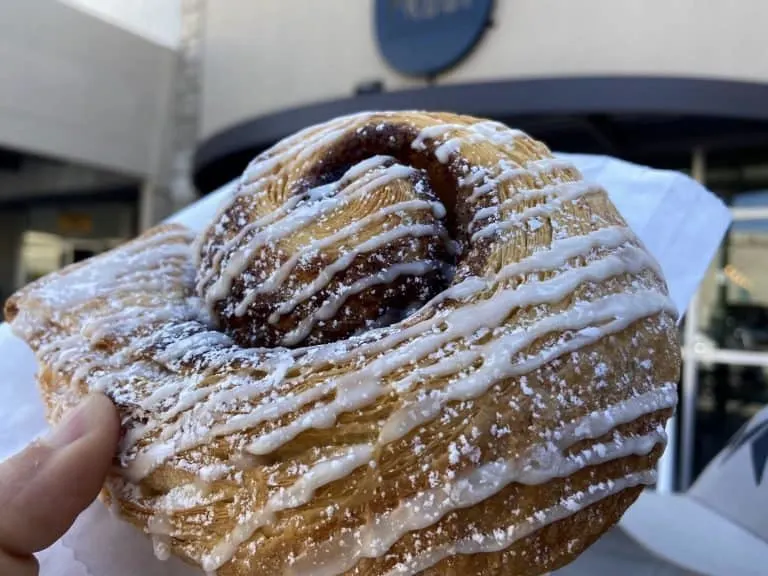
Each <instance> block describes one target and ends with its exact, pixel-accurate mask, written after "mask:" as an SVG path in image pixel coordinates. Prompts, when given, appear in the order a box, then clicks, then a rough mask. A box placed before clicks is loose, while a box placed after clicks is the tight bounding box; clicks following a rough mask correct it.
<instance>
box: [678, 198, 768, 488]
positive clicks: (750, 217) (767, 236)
mask: <svg viewBox="0 0 768 576" xmlns="http://www.w3.org/2000/svg"><path fill="white" fill-rule="evenodd" d="M747 199H748V200H749V202H748V204H751V205H752V208H742V207H739V202H738V200H739V199H738V198H737V199H736V200H735V202H734V208H735V210H734V222H733V225H732V226H731V229H730V231H729V233H728V235H727V236H726V238H725V239H724V241H723V244H722V246H721V248H720V251H719V253H718V255H717V256H716V257H715V259H714V260H713V262H712V264H711V266H710V268H709V271H708V272H707V275H706V277H705V279H704V281H703V283H702V285H701V288H700V290H699V293H698V305H697V307H696V318H695V322H696V327H697V328H696V331H695V341H694V343H693V350H694V352H695V354H694V357H695V362H696V370H695V375H694V378H693V379H694V380H695V381H694V382H692V383H691V382H683V388H684V389H686V386H688V389H689V390H690V389H694V390H695V393H696V395H697V397H696V404H695V406H696V414H695V424H694V431H695V432H694V438H693V446H687V447H683V448H682V449H683V450H685V449H689V450H692V458H690V460H689V461H688V465H689V466H691V467H692V468H693V469H692V470H691V471H690V473H689V474H690V476H689V478H690V480H693V479H695V478H696V476H697V475H698V474H699V473H700V472H701V471H702V470H703V469H704V467H705V466H706V465H707V464H708V463H709V462H710V461H711V460H712V458H713V457H714V456H715V455H716V454H717V453H718V452H719V451H720V450H721V449H722V448H723V447H724V446H725V444H726V442H727V441H728V438H730V437H731V435H732V434H734V433H735V432H736V431H737V430H738V428H739V427H740V426H741V425H742V424H743V423H744V422H746V421H748V420H749V419H750V418H751V417H752V416H753V415H754V414H755V413H756V412H757V411H758V410H759V409H760V408H761V407H762V406H764V405H766V404H768V266H766V263H768V219H765V209H764V208H761V207H760V202H755V199H758V200H760V199H764V200H765V204H766V205H767V206H768V193H757V194H753V195H747ZM689 440H690V438H689ZM685 466H686V464H685V463H684V464H683V468H685ZM685 476H686V474H685V473H684V474H683V477H685ZM684 487H685V486H683V488H684Z"/></svg>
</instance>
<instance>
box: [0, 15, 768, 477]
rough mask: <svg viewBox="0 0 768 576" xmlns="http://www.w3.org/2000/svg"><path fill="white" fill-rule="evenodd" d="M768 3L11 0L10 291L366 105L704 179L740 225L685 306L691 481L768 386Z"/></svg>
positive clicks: (4, 156) (6, 126)
mask: <svg viewBox="0 0 768 576" xmlns="http://www.w3.org/2000/svg"><path fill="white" fill-rule="evenodd" d="M766 20H768V4H767V3H765V2H762V1H760V0H744V1H742V2H738V3H725V2H720V3H717V2H699V1H698V0H678V1H677V2H673V3H668V2H662V0H646V1H645V2H613V1H610V0H579V1H578V2H561V1H558V0H496V1H495V2H494V1H492V0H323V1H322V2H307V1H306V0H259V1H258V2H253V1H246V0H209V1H208V2H205V1H204V0H66V1H63V0H3V2H1V3H0V247H1V248H0V297H5V296H7V295H9V294H10V293H11V292H12V291H13V290H15V289H16V288H17V287H19V286H20V285H22V284H23V283H25V282H27V281H29V280H31V279H33V278H36V277H38V276H40V275H43V274H45V273H47V272H50V271H52V270H55V269H57V268H59V267H61V266H63V265H65V264H67V263H69V262H73V261H77V260H80V259H83V258H86V257H88V256H91V255H93V254H95V253H98V252H101V251H103V250H106V249H108V248H110V247H111V246H114V245H116V244H118V243H120V242H123V241H125V240H126V239H128V238H130V237H132V236H133V235H135V234H136V233H138V232H139V231H140V230H142V229H144V228H146V227H148V226H150V225H151V224H153V223H155V222H158V221H160V220H161V219H162V218H164V217H165V216H167V215H168V214H170V213H171V212H173V211H174V210H176V209H178V208H180V207H181V206H183V205H185V204H187V203H189V202H191V201H193V200H194V199H195V198H197V197H199V196H200V195H204V194H206V193H209V192H211V191H212V190H214V189H216V188H218V187H220V186H222V185H225V184H226V183H227V182H229V181H231V180H232V179H233V178H235V177H236V176H237V175H238V174H239V173H240V171H241V170H242V169H243V167H244V166H245V164H246V163H247V162H248V161H249V160H250V159H251V158H252V157H253V156H254V155H255V154H256V153H258V152H259V151H261V150H263V149H265V148H266V147H268V146H269V145H271V144H273V143H274V142H275V141H276V140H278V139H279V138H282V137H283V136H286V135H287V134H289V133H291V132H293V131H295V130H297V129H299V128H301V127H303V126H306V125H307V124H310V123H314V122H318V121H322V120H326V119H328V118H330V117H333V116H336V115H339V114H344V113H349V112H354V111H358V110H364V109H384V108H424V109H444V110H445V109H447V110H452V111H457V112H463V113H469V114H476V115H480V116H486V117H491V118H495V119H498V120H501V121H504V122H507V123H509V124H510V125H514V126H516V127H519V128H522V129H524V130H526V131H528V132H529V133H530V134H532V135H533V136H536V137H539V138H541V139H543V140H545V141H546V142H547V144H549V145H550V147H551V148H553V149H555V150H559V151H565V152H583V153H594V154H607V155H611V156H616V157H620V158H624V159H627V160H631V161H635V162H639V163H642V164H646V165H650V166H654V167H661V168H671V169H676V170H681V171H685V172H687V173H689V174H692V175H693V176H694V177H696V178H697V179H699V180H701V181H703V182H704V183H705V184H706V185H707V186H708V187H709V188H710V189H712V190H713V191H715V192H716V193H717V194H719V195H720V196H721V197H722V198H723V199H724V200H725V201H726V202H727V203H728V204H729V205H730V206H731V207H732V210H733V215H734V225H733V226H732V228H731V231H730V233H729V235H728V237H727V238H726V240H725V242H724V243H723V246H722V248H721V250H720V254H719V255H718V257H717V259H716V260H715V261H714V262H713V263H712V266H711V268H710V271H709V273H708V275H707V277H706V279H705V281H704V284H703V285H702V288H701V290H700V292H699V294H698V296H697V298H696V300H695V302H693V303H692V305H691V308H690V310H689V312H688V314H687V316H686V323H685V326H684V328H681V330H682V331H683V332H684V334H685V346H684V347H685V355H686V359H687V362H686V364H687V366H686V370H685V373H684V376H683V378H682V380H681V399H682V403H681V418H679V419H678V426H679V430H678V432H679V434H680V442H679V443H678V445H679V447H680V449H679V450H678V452H677V453H676V455H675V459H676V467H677V470H678V471H679V474H677V479H676V484H677V487H678V488H685V487H686V486H687V485H688V484H689V483H690V481H691V480H692V479H693V478H695V476H696V475H697V474H698V472H699V471H700V470H701V469H702V468H703V466H704V465H706V463H707V462H708V461H709V459H710V458H711V457H712V456H713V455H714V454H716V453H717V451H718V450H719V449H720V448H721V447H722V445H723V444H724V442H725V441H726V439H727V438H728V437H729V436H730V435H731V434H732V433H733V432H734V431H735V430H736V428H737V427H738V426H739V425H740V424H741V423H743V422H744V421H745V420H746V419H748V418H749V417H750V416H751V415H752V414H753V413H754V412H755V411H756V410H757V408H758V407H759V406H761V405H763V404H765V403H766V402H767V401H768V380H767V376H768V372H767V370H768V265H767V264H768V60H766V59H765V58H764V57H763V55H764V54H765V50H766V36H765V32H764V23H765V22H766Z"/></svg>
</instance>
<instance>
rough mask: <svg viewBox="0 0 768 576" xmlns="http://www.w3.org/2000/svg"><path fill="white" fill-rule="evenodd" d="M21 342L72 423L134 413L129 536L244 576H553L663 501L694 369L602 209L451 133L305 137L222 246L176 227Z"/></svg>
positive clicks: (56, 297) (614, 215)
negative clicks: (83, 414) (86, 399)
mask: <svg viewBox="0 0 768 576" xmlns="http://www.w3.org/2000/svg"><path fill="white" fill-rule="evenodd" d="M6 316H7V317H8V318H9V319H10V320H11V323H12V327H13V329H14V331H15V332H16V333H17V334H19V335H20V336H21V337H23V338H24V339H25V340H26V341H27V342H28V343H29V344H30V345H31V347H32V348H33V349H34V350H35V351H36V353H37V356H38V359H39V362H40V365H41V370H40V376H39V378H40V384H41V388H42V391H43V395H44V398H45V401H46V404H47V406H48V407H49V410H50V417H51V419H53V420H57V419H58V418H59V415H60V412H61V411H62V410H63V409H64V408H66V407H67V406H70V405H72V404H73V403H75V402H76V401H77V400H78V399H79V398H81V397H82V396H84V395H86V394H88V393H89V392H92V391H103V392H105V393H106V394H107V395H108V396H109V397H110V398H111V399H112V400H113V401H114V402H115V404H116V405H117V407H118V409H119V411H120V416H121V421H122V423H123V425H124V427H125V435H124V437H123V439H122V441H121V445H120V450H119V456H120V462H119V466H116V467H115V468H114V470H113V471H112V472H111V473H110V475H109V477H108V479H107V481H106V483H105V486H104V491H103V497H104V500H105V501H106V502H107V503H108V504H109V505H110V506H111V508H112V510H113V511H114V512H115V514H117V515H118V516H120V517H121V518H123V519H125V520H127V521H129V522H131V523H133V524H134V525H136V526H137V527H138V528H139V529H141V530H142V531H144V532H145V533H147V534H148V535H149V536H150V537H151V539H152V541H153V544H154V547H155V551H156V554H157V555H158V557H160V558H167V557H168V556H169V555H170V554H175V555H178V556H180V557H181V558H183V559H184V560H186V561H187V562H189V563H191V564H193V565H196V566H200V567H202V568H203V569H204V570H205V571H207V572H209V573H218V574H221V575H225V576H253V575H256V574H275V575H277V574H295V575H299V574H311V575H316V576H323V575H327V576H335V575H338V574H356V575H371V576H379V575H392V576H395V575H410V574H420V573H426V574H448V573H450V574H452V573H462V574H466V575H467V576H469V575H473V574H478V575H489V576H490V575H497V574H498V575H501V574H515V575H519V576H536V575H540V574H542V573H545V572H548V571H552V570H555V569H557V568H558V567H560V566H563V565H564V564H566V563H568V562H570V561H571V560H573V559H574V558H575V557H576V556H577V555H579V554H580V553H581V552H582V551H583V550H584V549H585V548H586V547H588V546H589V545H590V544H591V543H592V542H594V541H595V540H596V539H597V538H598V537H599V536H600V535H601V534H603V533H604V532H605V531H606V530H607V529H609V528H610V527H611V526H612V525H613V524H614V523H615V522H617V520H618V519H619V518H620V517H621V515H622V514H623V513H624V511H625V510H626V509H627V507H628V506H629V505H630V504H631V503H632V502H633V501H634V500H635V498H637V496H638V495H639V494H640V492H641V490H642V489H643V486H645V485H648V484H652V483H653V482H654V481H655V465H656V462H657V460H658V458H659V456H660V454H661V453H662V451H663V446H664V443H665V440H666V437H665V433H664V426H665V424H666V422H667V420H668V418H669V417H670V415H671V413H672V410H673V408H674V406H675V402H676V383H677V380H678V375H679V368H680V358H679V345H678V342H677V329H676V312H675V307H674V305H673V303H672V302H671V301H670V299H669V297H668V294H667V288H666V285H665V282H664V279H663V277H662V275H661V271H660V270H659V267H658V265H657V263H656V262H655V261H654V259H653V258H652V257H651V256H650V255H649V254H648V252H647V251H646V250H645V248H644V247H643V246H642V245H641V243H640V242H639V241H638V240H637V238H636V237H635V235H634V234H633V233H632V231H631V230H630V229H629V228H628V227H627V225H626V222H625V221H624V220H623V219H622V217H621V216H620V215H619V213H618V212H617V210H616V209H615V207H614V206H613V204H612V203H611V202H610V200H609V199H608V196H607V194H606V193H605V191H604V190H602V189H601V188H600V187H599V186H595V185H593V184H590V183H587V182H585V181H583V179H582V178H581V175H580V174H579V173H578V171H577V170H576V169H575V168H574V167H573V166H571V165H570V164H568V163H565V162H562V161H559V160H557V159H555V158H553V157H552V155H551V153H550V152H549V150H548V149H547V148H546V147H545V146H544V145H543V144H541V143H539V142H537V141H535V140H533V139H531V138H530V137H528V136H526V135H525V134H523V133H521V132H519V131H516V130H511V129H509V128H507V127H506V126H504V125H502V124H499V123H498V122H491V121H486V120H481V119H477V118H471V117H467V116H458V115H453V114H430V113H417V112H392V113H364V114H357V115H353V116H348V117H343V118H338V119H335V120H332V121H329V122H327V123H325V124H322V125H319V126H313V127H310V128H307V129H306V130H303V131H302V132H300V133H298V134H296V135H294V136H292V137H290V138H287V139H286V140H284V141H282V142H280V143H278V144H277V145H275V146H274V147H273V148H271V149H269V150H267V151H265V152H264V153H263V154H261V155H260V156H258V157H257V158H256V159H255V160H254V161H253V162H252V163H251V165H250V166H249V167H248V168H247V170H246V171H245V173H244V174H243V177H242V179H241V180H240V182H239V184H238V186H237V188H236V190H235V191H234V192H233V193H232V195H231V196H230V197H229V198H227V199H226V200H225V201H224V203H223V204H222V206H221V207H220V209H219V211H218V213H217V214H216V215H215V216H214V217H213V218H212V220H211V222H210V225H209V226H208V227H207V229H206V230H204V231H203V232H202V233H195V232H193V231H191V230H189V229H187V228H185V227H184V226H180V225H165V226H160V227H157V228H155V229H153V230H151V231H149V232H148V233H147V234H145V235H143V236H142V237H140V238H138V239H137V240H135V241H134V242H131V243H129V244H127V245H125V246H122V247H120V248H118V249H116V250H115V251H113V252H111V253H108V254H105V255H103V256H100V257H97V258H95V259H93V260H91V261H87V262H84V263H80V264H77V265H75V266H72V267H70V268H68V269H66V270H63V271H61V272H60V273H57V274H54V275H52V276H50V277H47V278H44V279H42V280H40V281H38V282H36V283H34V284H32V285H30V286H29V287H27V288H25V289H24V290H22V291H20V292H19V293H18V294H16V295H15V296H14V297H13V298H11V300H10V301H9V302H8V303H7V305H6Z"/></svg>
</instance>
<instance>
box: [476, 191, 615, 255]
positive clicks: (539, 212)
mask: <svg viewBox="0 0 768 576" xmlns="http://www.w3.org/2000/svg"><path fill="white" fill-rule="evenodd" d="M554 189H555V191H556V194H553V195H552V198H551V199H550V201H549V202H545V203H542V204H537V205H536V206H531V207H530V208H526V209H525V210H523V211H522V212H519V213H512V214H509V215H508V216H506V218H504V219H503V220H499V221H496V222H492V223H490V224H488V225H487V226H484V227H483V228H480V229H479V230H478V231H477V232H475V233H474V234H472V242H476V241H477V240H479V239H480V238H486V237H488V236H491V235H493V234H495V233H496V232H498V231H503V230H510V229H512V228H519V227H520V226H522V224H524V223H525V222H527V221H528V220H530V219H531V218H536V217H538V216H548V215H550V214H552V213H554V212H557V211H559V210H561V209H562V205H563V203H564V202H573V201H574V200H577V199H579V198H582V197H584V196H586V195H587V194H590V193H596V192H599V191H600V188H598V187H596V186H594V185H590V184H589V183H586V182H583V181H580V182H567V183H563V184H559V185H557V186H556V187H554Z"/></svg>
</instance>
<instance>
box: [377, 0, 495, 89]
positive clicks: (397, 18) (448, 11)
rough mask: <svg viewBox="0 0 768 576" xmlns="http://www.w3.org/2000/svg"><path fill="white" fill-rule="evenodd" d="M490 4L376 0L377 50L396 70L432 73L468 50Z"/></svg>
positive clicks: (484, 22)
mask: <svg viewBox="0 0 768 576" xmlns="http://www.w3.org/2000/svg"><path fill="white" fill-rule="evenodd" d="M492 8H493V0H377V1H376V37H377V40H378V42H379V49H380V50H381V53H382V55H383V56H384V58H385V59H386V60H387V62H389V64H390V65H391V66H392V67H393V68H395V69H396V70H398V71H400V72H402V73H404V74H410V75H414V76H432V75H434V74H437V73H438V72H441V71H443V70H445V69H447V68H450V67H451V66H453V65H455V64H457V63H458V62H459V61H460V60H461V59H462V58H464V57H465V56H466V55H467V54H469V52H470V51H471V50H472V48H474V46H475V44H477V42H478V41H479V40H480V38H481V37H482V35H483V32H484V31H485V29H486V27H487V26H488V23H489V21H490V17H491V10H492Z"/></svg>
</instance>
